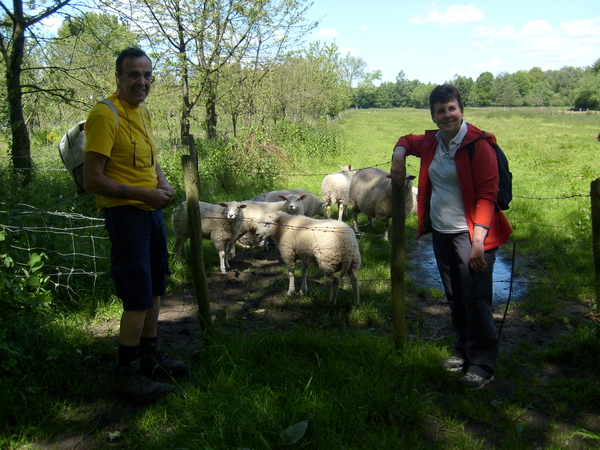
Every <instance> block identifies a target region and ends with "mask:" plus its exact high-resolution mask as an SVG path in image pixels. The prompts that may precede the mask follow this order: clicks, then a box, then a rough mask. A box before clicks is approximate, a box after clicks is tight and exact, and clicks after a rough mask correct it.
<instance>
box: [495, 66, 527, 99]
mask: <svg viewBox="0 0 600 450" xmlns="http://www.w3.org/2000/svg"><path fill="white" fill-rule="evenodd" d="M491 93H492V103H493V104H494V105H497V106H521V105H522V104H523V99H522V98H521V94H520V93H519V86H518V84H517V80H516V78H515V77H513V76H512V75H509V74H508V73H501V74H498V76H497V77H496V78H494V82H493V84H492V90H491Z"/></svg>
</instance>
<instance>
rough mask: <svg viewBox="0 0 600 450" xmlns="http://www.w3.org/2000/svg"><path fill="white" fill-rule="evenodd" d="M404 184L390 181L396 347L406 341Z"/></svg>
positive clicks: (393, 317) (391, 270)
mask: <svg viewBox="0 0 600 450" xmlns="http://www.w3.org/2000/svg"><path fill="white" fill-rule="evenodd" d="M404 196H405V192H404V186H400V185H398V184H397V183H396V182H394V181H392V239H391V244H392V261H391V266H390V275H391V278H392V321H393V328H394V341H395V343H396V349H402V348H403V347H404V344H405V342H406V324H405V312H404V274H405V272H406V263H405V253H404V229H405V225H404V223H405V221H406V213H405V211H404Z"/></svg>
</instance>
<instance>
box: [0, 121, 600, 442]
mask: <svg viewBox="0 0 600 450" xmlns="http://www.w3.org/2000/svg"><path fill="white" fill-rule="evenodd" d="M599 117H600V116H598V115H597V114H591V113H590V114H571V113H565V112H561V111H558V110H533V109H531V110H527V109H511V110H492V109H468V110H466V111H465V118H466V120H467V121H469V122H471V123H473V124H474V125H476V126H478V127H480V128H482V129H484V130H486V131H489V132H491V133H494V134H496V136H497V138H498V141H499V144H500V145H501V146H502V148H503V149H504V151H505V153H506V154H507V156H508V158H509V161H510V165H511V170H512V172H513V175H514V185H513V195H514V199H513V202H512V203H511V207H510V209H509V210H508V211H507V212H506V215H507V217H508V218H509V220H510V222H511V224H512V225H513V228H514V230H515V232H514V235H513V237H512V239H513V240H514V241H516V249H517V258H516V261H517V263H516V267H515V271H516V273H517V274H518V275H519V276H521V277H523V278H525V279H527V280H530V281H531V284H530V285H528V286H527V293H528V294H527V297H526V298H525V299H523V300H522V301H521V302H520V303H519V304H515V305H513V307H512V308H513V310H518V312H519V314H520V315H521V316H522V317H523V318H524V321H525V322H524V323H529V324H530V325H531V327H532V328H534V329H544V330H547V331H551V330H552V329H553V328H554V327H556V326H557V324H560V325H561V326H562V327H563V328H564V327H565V326H566V327H567V328H569V329H570V330H571V332H570V333H567V334H563V335H561V336H558V335H557V336H556V339H553V340H551V341H549V342H544V343H543V345H540V344H539V343H533V342H528V341H523V342H517V343H515V345H514V346H513V347H512V348H511V351H510V352H502V351H501V355H500V361H499V369H498V375H499V376H498V381H497V382H496V383H495V384H494V385H493V386H491V387H490V388H489V389H485V390H483V391H479V392H476V393H473V392H464V391H463V390H462V389H461V388H460V387H459V386H458V385H457V383H456V382H455V379H453V377H451V376H449V374H447V373H445V372H444V371H443V370H442V369H441V368H440V366H439V361H440V360H441V359H443V358H445V357H447V356H448V355H449V350H448V346H449V345H451V342H450V341H449V340H447V339H444V340H440V341H436V340H425V339H419V337H418V336H419V334H418V324H417V323H412V324H409V327H411V328H410V329H411V334H412V335H413V336H416V337H415V338H413V339H410V340H409V342H408V343H407V345H406V346H405V348H404V349H402V350H401V351H398V350H397V349H396V348H395V346H394V342H393V340H392V339H391V337H390V330H391V325H390V315H391V314H390V312H391V308H390V291H389V279H386V277H388V278H389V244H386V243H383V242H382V241H381V238H380V237H378V236H377V235H378V234H380V233H381V232H382V231H383V228H382V224H376V225H375V226H374V227H373V228H371V227H368V226H367V227H365V230H366V231H367V233H366V235H365V236H363V237H361V242H360V245H361V255H362V257H363V267H362V269H361V273H360V278H361V280H376V281H370V282H369V284H367V285H366V286H365V289H364V290H363V291H362V292H361V293H362V294H363V295H362V297H363V299H364V301H363V303H362V304H361V306H360V307H359V308H350V307H346V306H344V307H340V309H339V311H337V310H335V311H333V312H325V311H324V309H323V308H319V307H317V305H318V304H320V303H323V302H324V299H325V298H326V295H327V294H326V292H317V293H316V294H315V295H313V296H309V297H308V298H306V299H294V300H291V301H293V302H300V303H302V304H305V305H308V308H304V311H305V312H306V314H307V320H306V322H304V323H302V324H301V325H297V326H294V328H293V330H292V331H279V330H278V329H276V328H265V329H259V330H257V331H255V332H253V333H247V332H245V329H243V328H236V327H226V326H224V327H221V328H219V329H218V332H217V333H216V334H215V335H214V336H212V337H210V338H207V339H206V340H205V344H204V346H203V347H202V348H201V349H199V355H201V358H202V359H201V362H200V363H196V364H195V365H194V367H195V370H194V372H193V373H192V374H191V375H190V377H189V378H188V379H187V380H186V381H185V382H183V383H181V384H180V385H178V386H177V394H176V395H174V396H171V397H168V398H166V399H164V400H161V401H160V402H158V403H155V404H151V405H147V406H144V407H138V408H136V409H134V410H133V412H131V413H130V414H127V415H124V416H122V418H121V420H122V422H120V423H119V424H118V426H116V428H114V429H111V430H110V432H109V431H106V430H104V429H103V423H102V421H101V418H102V420H108V419H107V417H108V418H110V417H111V416H112V415H118V409H119V408H120V407H121V406H120V405H121V403H119V402H118V401H117V400H115V399H113V398H112V397H111V396H110V395H108V394H107V392H106V389H107V386H108V384H107V383H108V382H107V381H106V380H105V379H104V378H103V377H101V376H98V375H90V367H91V368H92V369H93V368H94V367H98V369H99V373H100V374H107V373H109V372H108V369H107V368H108V367H109V366H110V364H112V358H113V356H114V355H113V349H112V348H111V346H110V343H108V342H105V341H104V340H102V341H99V340H97V339H94V337H93V336H91V335H90V334H86V333H85V332H83V331H82V330H84V329H86V328H87V327H89V326H90V325H93V322H94V321H96V320H99V317H104V316H106V315H110V316H113V317H114V316H116V315H118V314H119V307H118V304H116V303H115V302H114V301H113V300H111V299H97V300H96V302H95V308H96V309H95V310H94V311H92V312H91V313H90V311H89V309H88V310H85V311H71V312H65V313H64V314H61V315H59V317H58V318H56V319H55V320H54V322H53V325H52V329H53V330H54V331H53V332H54V333H55V339H56V341H55V342H53V343H48V345H50V344H56V345H60V346H61V348H62V350H61V353H60V356H56V355H54V354H52V355H49V358H53V359H55V360H56V359H58V361H59V363H60V364H56V365H54V366H51V367H52V370H56V372H52V371H51V370H48V371H47V372H45V373H38V374H37V376H38V377H40V378H41V379H43V380H44V383H46V384H45V385H41V386H47V387H44V388H42V387H40V388H39V391H38V392H23V393H22V394H20V395H16V396H12V397H10V398H13V399H14V398H21V399H22V402H23V403H22V404H18V402H15V403H14V404H10V405H9V404H2V405H1V407H2V408H7V409H8V411H9V412H8V413H5V415H4V417H8V418H9V420H6V421H5V423H3V424H0V448H3V449H4V448H6V449H10V450H16V449H23V450H25V449H50V448H61V449H62V448H70V449H73V450H75V449H79V448H83V447H79V446H78V443H80V442H81V439H79V437H80V436H83V435H86V433H94V434H95V435H96V436H97V437H96V439H95V440H94V441H93V445H92V446H88V447H86V448H94V449H112V448H119V449H157V450H158V449H161V450H163V449H279V448H308V449H326V450H328V449H335V450H337V449H428V450H429V449H434V450H435V449H440V450H441V449H457V450H459V449H460V450H471V449H472V450H479V449H503V450H519V449H522V450H529V449H564V448H569V449H595V448H599V447H600V376H599V373H600V361H599V358H598V355H599V354H600V342H599V340H598V338H597V337H596V331H597V325H596V324H595V323H594V322H593V321H591V320H589V319H587V318H585V317H584V316H583V315H581V314H580V315H577V316H574V315H573V314H572V311H571V310H570V309H569V307H570V306H572V305H574V304H576V305H584V306H585V305H587V306H589V309H590V311H591V310H594V307H593V306H594V304H595V301H596V299H595V286H594V281H593V280H594V267H593V257H592V245H591V244H592V236H591V232H592V231H591V223H590V196H589V193H590V182H591V181H592V180H594V179H596V178H597V177H600V158H599V154H600V142H598V141H597V140H596V135H597V134H598V132H599V131H600V124H599V121H598V118H599ZM336 126H339V127H340V129H341V133H342V136H343V142H344V144H343V147H342V148H341V149H340V153H339V155H336V156H335V157H328V158H327V159H319V160H315V159H314V158H306V159H300V160H299V161H298V165H297V167H296V168H295V170H294V171H293V172H290V173H289V174H286V175H285V176H284V177H282V179H281V186H280V187H304V188H306V189H308V190H310V191H311V192H314V193H315V194H319V190H320V184H321V180H322V178H323V176H324V174H327V173H330V172H333V171H336V170H337V168H338V166H339V165H347V164H352V165H353V166H354V167H356V168H363V167H371V166H377V167H380V168H383V169H386V170H388V169H389V162H390V156H391V153H392V149H393V147H394V145H395V143H396V141H397V139H398V137H400V136H401V135H403V134H407V133H415V134H418V133H421V132H423V131H424V130H425V129H430V128H432V127H433V123H432V122H431V119H430V117H429V112H428V111H421V110H412V109H397V110H358V111H355V110H349V111H347V112H346V113H345V114H344V116H343V118H342V119H341V120H340V121H339V123H338V124H337V125H336ZM164 157H165V158H170V157H172V156H170V155H166V154H165V155H164ZM407 164H408V170H409V171H410V172H412V173H414V174H417V172H418V160H416V159H414V158H409V159H408V160H407ZM165 166H166V167H169V168H170V167H175V166H176V164H175V163H173V164H166V165H165ZM173 170H174V169H173ZM167 175H169V173H167ZM174 178H176V177H174ZM417 181H418V180H417ZM206 195H207V196H210V195H211V194H210V192H207V194H206ZM219 195H223V194H219ZM236 195H237V193H236V192H229V193H227V194H226V195H223V196H224V197H228V198H219V199H217V198H207V200H209V201H216V200H230V199H233V198H235V197H236ZM24 201H28V202H30V203H32V204H35V196H32V198H31V199H24ZM68 208H73V207H72V206H67V209H68ZM360 220H361V223H362V224H363V225H364V218H362V217H361V219H360ZM414 226H415V219H414V217H411V218H409V220H408V221H407V230H408V231H409V233H408V236H409V238H410V236H411V234H410V230H413V229H414ZM511 243H512V242H511ZM409 245H410V244H409ZM205 249H206V253H207V257H208V258H214V255H211V252H212V249H211V246H210V245H209V244H207V245H205ZM175 276H176V277H178V279H179V280H184V281H188V282H189V280H186V277H187V276H188V272H187V271H186V270H185V269H184V268H181V267H179V268H177V269H176V273H175ZM282 276H283V272H282ZM408 286H409V289H408V292H407V304H408V308H409V309H410V305H411V298H415V297H416V296H438V297H439V296H440V293H439V292H432V291H431V290H423V289H420V288H419V286H415V285H411V284H410V283H409V284H408ZM345 294H348V293H345ZM350 298H351V296H350V295H349V294H348V295H347V296H346V297H343V298H342V299H341V300H342V304H344V301H346V300H349V299H350ZM364 324H367V326H365V325H364ZM57 343H58V344H57ZM42 347H43V346H42ZM73 355H80V356H76V357H74V356H73ZM78 358H79V359H78ZM77 361H82V362H83V365H85V370H81V369H80V368H79V367H78V364H77V363H76V362H77ZM49 363H52V361H51V360H50V359H49ZM92 373H93V372H92ZM0 374H2V375H1V376H2V378H0V383H1V384H0V389H2V390H11V389H12V390H15V389H19V388H20V386H21V384H20V382H19V380H15V379H14V378H10V376H9V375H10V374H9V373H5V372H0ZM30 375H31V374H28V376H30ZM9 383H10V384H9ZM2 398H3V397H2V396H0V399H2ZM4 398H8V397H4ZM12 411H14V414H11V413H10V412H12ZM57 435H61V436H63V437H64V436H74V438H73V439H72V440H71V441H69V440H68V439H63V440H61V441H60V442H59V441H56V440H53V439H54V438H55V437H56V436H57Z"/></svg>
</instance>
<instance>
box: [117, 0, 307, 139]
mask: <svg viewBox="0 0 600 450" xmlns="http://www.w3.org/2000/svg"><path fill="white" fill-rule="evenodd" d="M304 2H305V0H251V1H248V0H208V1H202V2H197V1H195V0H172V1H170V2H161V1H159V0H117V1H116V2H115V3H112V2H109V1H106V3H105V7H106V8H110V9H111V10H112V11H114V12H117V13H119V14H123V15H124V16H125V17H126V18H128V17H129V18H131V19H132V24H133V23H135V24H136V25H137V26H138V27H139V29H140V32H142V33H144V34H145V36H146V37H147V39H148V40H149V42H150V44H151V46H152V47H153V48H154V49H155V53H156V54H157V55H158V56H159V57H160V60H161V61H162V62H163V64H164V69H165V70H169V71H172V72H175V73H176V76H177V79H178V80H179V83H180V89H181V102H182V108H181V136H182V137H184V138H185V137H186V136H188V135H189V134H190V118H191V114H192V110H193V109H194V107H195V106H196V105H198V104H203V105H204V109H205V117H204V120H203V121H202V122H203V123H204V127H205V130H206V134H207V137H208V138H209V139H214V138H216V137H217V123H218V120H217V104H218V102H219V100H220V93H219V83H220V75H221V70H222V69H223V68H224V67H225V66H227V65H229V64H240V65H242V66H244V67H253V68H260V70H269V68H270V67H271V66H272V65H273V64H276V63H277V62H278V60H279V59H280V58H281V56H282V55H283V54H284V53H285V51H286V50H287V49H288V48H290V47H291V46H293V45H295V44H296V43H297V42H298V40H299V39H300V38H301V37H302V36H303V35H304V34H305V33H307V32H308V31H310V30H312V29H313V28H314V27H315V26H316V24H315V23H307V22H306V20H305V19H304V14H305V12H306V7H305V6H304Z"/></svg>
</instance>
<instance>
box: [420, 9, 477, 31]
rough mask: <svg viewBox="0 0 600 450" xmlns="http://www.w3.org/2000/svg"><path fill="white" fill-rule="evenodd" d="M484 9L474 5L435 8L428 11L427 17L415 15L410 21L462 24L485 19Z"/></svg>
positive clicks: (450, 24) (445, 24)
mask: <svg viewBox="0 0 600 450" xmlns="http://www.w3.org/2000/svg"><path fill="white" fill-rule="evenodd" d="M483 16H484V14H483V11H481V10H480V9H478V8H475V7H474V6H473V5H471V4H469V5H464V6H461V5H454V6H451V7H450V8H448V9H447V10H446V11H442V10H440V9H438V8H435V9H433V10H431V11H429V12H428V13H427V15H426V16H425V17H421V16H413V17H411V18H410V19H409V20H410V23H412V24H413V25H426V24H429V23H435V24H438V25H443V26H460V25H466V24H468V23H473V22H479V21H481V20H482V19H483Z"/></svg>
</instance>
